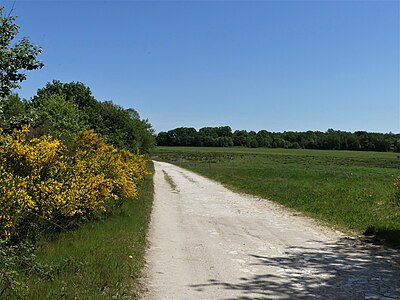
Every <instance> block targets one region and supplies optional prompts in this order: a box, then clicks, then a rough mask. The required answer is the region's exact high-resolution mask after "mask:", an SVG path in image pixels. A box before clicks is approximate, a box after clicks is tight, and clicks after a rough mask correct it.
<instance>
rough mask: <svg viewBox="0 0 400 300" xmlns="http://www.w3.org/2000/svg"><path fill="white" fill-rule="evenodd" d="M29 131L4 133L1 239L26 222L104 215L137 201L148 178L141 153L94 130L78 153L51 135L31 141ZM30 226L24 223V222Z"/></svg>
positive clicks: (0, 141)
mask: <svg viewBox="0 0 400 300" xmlns="http://www.w3.org/2000/svg"><path fill="white" fill-rule="evenodd" d="M28 133H29V129H28V128H27V127H25V128H23V129H22V130H18V131H14V132H13V134H11V135H8V134H4V133H1V132H0V235H1V236H2V237H3V238H9V237H12V236H16V235H18V234H19V232H18V231H21V228H24V226H25V225H28V224H25V223H27V222H43V220H48V221H51V222H53V223H57V222H58V221H59V219H62V218H63V219H68V218H74V217H77V216H85V215H88V214H90V213H92V212H96V211H105V210H106V204H107V203H108V202H109V201H122V199H124V198H135V197H136V196H137V193H138V190H137V186H138V184H139V183H140V181H142V180H143V178H144V176H145V175H146V174H148V171H147V169H146V160H145V158H144V157H143V156H142V155H137V154H132V153H131V152H129V151H126V150H117V149H115V148H114V147H113V146H109V145H106V144H105V143H104V142H103V141H102V140H101V139H100V138H99V137H98V136H97V135H96V134H95V133H94V132H93V130H87V131H83V132H81V133H80V134H79V135H78V136H77V138H76V141H75V146H76V149H74V151H72V152H73V153H72V154H71V153H69V152H68V150H67V149H66V147H65V145H64V144H63V143H62V142H61V141H60V140H57V139H54V138H52V137H51V136H42V137H40V138H33V139H30V140H27V139H26V136H27V134H28ZM24 222H25V223H24Z"/></svg>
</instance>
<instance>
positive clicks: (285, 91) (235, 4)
mask: <svg viewBox="0 0 400 300" xmlns="http://www.w3.org/2000/svg"><path fill="white" fill-rule="evenodd" d="M0 3H2V4H3V5H5V6H6V8H8V9H9V8H10V7H11V4H12V3H13V1H4V0H0ZM14 14H15V15H17V16H18V20H17V23H18V24H19V25H20V26H21V34H20V37H22V36H28V37H29V38H30V40H31V42H32V43H34V44H38V45H40V46H42V47H43V54H42V55H41V57H40V58H41V60H43V61H44V62H45V67H44V68H43V69H42V70H40V71H34V72H28V73H27V75H28V80H27V81H26V82H24V83H23V84H22V89H21V90H19V91H18V93H19V94H20V95H21V96H22V97H24V98H27V99H29V98H30V97H32V96H33V95H34V94H35V92H36V90H37V89H38V88H40V87H43V86H44V85H45V84H46V82H48V81H51V80H53V79H58V80H61V81H62V82H70V81H80V82H83V83H85V84H86V85H88V86H89V87H90V88H91V90H92V92H93V95H94V96H95V97H96V99H98V100H101V101H105V100H112V101H113V102H114V103H117V104H119V105H121V106H123V107H125V108H128V107H133V108H135V109H136V110H138V112H139V113H140V115H141V116H142V117H143V118H148V119H149V120H150V122H151V123H152V124H153V127H154V128H155V130H156V131H157V132H159V131H165V130H169V129H172V128H175V127H181V126H187V127H195V128H197V129H198V128H201V127H204V126H222V125H229V126H231V127H232V128H233V129H234V130H235V129H247V130H255V131H258V130H260V129H267V130H269V131H289V130H293V131H305V130H321V131H325V130H327V129H328V128H334V129H338V130H346V131H356V130H367V131H374V132H389V131H392V132H400V104H399V102H400V87H399V80H400V75H399V68H400V66H399V2H398V1H20V0H17V1H16V3H15V8H14Z"/></svg>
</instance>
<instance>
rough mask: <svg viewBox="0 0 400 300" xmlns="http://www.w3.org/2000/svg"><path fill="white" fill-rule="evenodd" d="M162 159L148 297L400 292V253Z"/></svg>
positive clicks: (379, 295) (394, 295)
mask: <svg viewBox="0 0 400 300" xmlns="http://www.w3.org/2000/svg"><path fill="white" fill-rule="evenodd" d="M154 165H155V175H154V184H155V195H154V196H155V198H154V209H153V215H152V222H151V229H150V233H149V239H150V247H149V249H148V252H147V263H148V265H147V270H146V277H145V279H144V281H145V283H146V284H147V287H148V292H147V293H146V294H145V295H144V297H145V298H146V299H312V298H315V299H381V300H388V299H400V257H399V252H398V251H396V250H384V249H381V248H379V247H377V246H373V245H365V244H363V243H360V242H358V241H357V240H356V239H351V238H348V237H346V236H345V235H343V234H340V233H338V232H334V231H331V230H330V229H327V228H324V227H321V226H318V225H317V224H316V222H314V221H312V220H309V219H307V218H304V217H301V216H296V215H295V214H294V213H292V212H288V211H287V210H285V209H283V208H281V207H280V206H278V205H276V204H274V203H272V202H270V201H267V200H260V199H257V198H255V197H251V196H245V195H240V194H237V193H233V192H231V191H230V190H228V189H226V188H224V187H223V186H221V185H220V184H217V183H215V182H213V181H210V180H208V179H206V178H204V177H201V176H199V175H196V174H194V173H192V172H190V171H187V170H184V169H181V168H179V167H176V166H174V165H171V164H168V163H163V162H155V163H154Z"/></svg>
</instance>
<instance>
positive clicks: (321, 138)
mask: <svg viewBox="0 0 400 300" xmlns="http://www.w3.org/2000/svg"><path fill="white" fill-rule="evenodd" d="M157 145H158V146H200V147H201V146H205V147H231V146H241V147H248V148H258V147H266V148H285V149H289V148H290V149H299V148H302V149H323V150H362V151H381V152H388V151H394V152H400V134H393V133H386V134H383V133H369V132H365V131H357V132H354V133H351V132H344V131H338V130H333V129H329V130H328V131H327V132H320V131H307V132H291V131H287V132H283V133H280V132H268V131H267V130H260V131H259V132H255V131H246V130H236V131H235V132H233V133H232V130H231V128H230V127H229V126H224V127H205V128H201V129H200V130H199V131H197V130H196V129H195V128H186V127H181V128H176V129H173V130H170V131H168V132H160V133H159V134H158V136H157Z"/></svg>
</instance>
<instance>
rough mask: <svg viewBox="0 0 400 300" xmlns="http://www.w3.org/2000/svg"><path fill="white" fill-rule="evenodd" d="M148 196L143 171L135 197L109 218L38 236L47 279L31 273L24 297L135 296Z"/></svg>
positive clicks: (150, 184)
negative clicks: (138, 190)
mask: <svg viewBox="0 0 400 300" xmlns="http://www.w3.org/2000/svg"><path fill="white" fill-rule="evenodd" d="M150 167H151V168H150ZM149 169H150V170H152V166H149ZM152 201H153V180H152V176H147V178H146V179H145V181H144V182H143V183H142V184H141V186H140V195H139V198H138V199H135V200H133V201H126V202H125V203H124V204H123V206H122V207H121V208H120V209H119V211H116V212H115V213H113V214H112V215H111V216H110V217H109V218H107V219H105V220H104V221H94V222H89V223H87V224H85V225H83V226H82V227H79V228H78V229H76V230H73V231H69V232H64V233H63V232H62V233H60V234H58V235H55V236H54V238H53V239H51V238H48V239H46V240H43V241H41V242H40V243H39V249H38V251H37V259H38V261H39V262H40V263H41V264H43V265H47V266H48V268H49V276H50V277H51V280H48V279H46V280H43V279H41V278H38V277H36V276H33V277H31V278H30V279H29V281H28V282H27V286H28V287H29V288H28V290H27V295H26V299H60V298H63V299H111V298H118V299H120V298H129V299H132V297H133V298H136V296H137V292H138V290H140V286H139V285H138V281H137V280H138V278H139V276H140V274H141V268H142V266H143V264H144V260H143V255H144V250H145V246H146V234H147V228H148V224H149V221H150V213H151V208H152Z"/></svg>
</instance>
